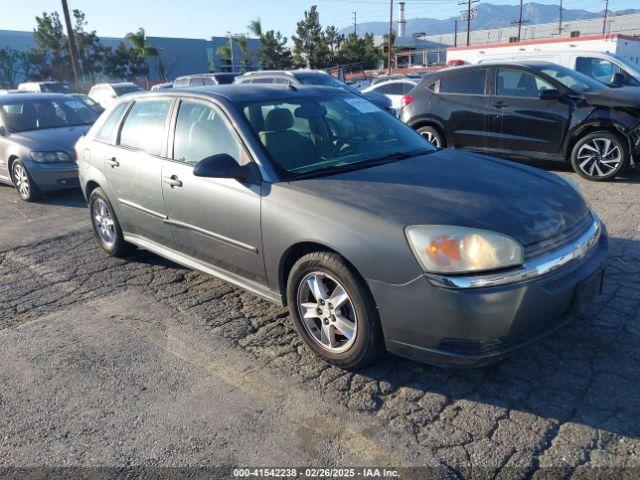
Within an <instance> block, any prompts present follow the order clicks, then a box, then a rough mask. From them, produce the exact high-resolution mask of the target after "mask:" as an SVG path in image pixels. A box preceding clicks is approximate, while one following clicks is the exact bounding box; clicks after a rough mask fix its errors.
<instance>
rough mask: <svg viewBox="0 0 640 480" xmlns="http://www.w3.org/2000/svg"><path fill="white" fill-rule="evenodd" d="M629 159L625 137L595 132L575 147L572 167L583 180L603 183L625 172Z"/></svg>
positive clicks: (606, 132)
mask: <svg viewBox="0 0 640 480" xmlns="http://www.w3.org/2000/svg"><path fill="white" fill-rule="evenodd" d="M629 157H630V155H629V146H628V145H627V141H626V140H625V139H624V138H623V137H621V136H620V135H618V134H616V133H613V132H608V131H601V132H593V133H590V134H588V135H585V136H584V137H582V138H581V139H580V140H578V141H577V142H576V144H575V145H574V147H573V150H572V152H571V166H572V167H573V170H574V171H575V172H576V173H577V174H578V175H580V176H581V177H582V178H586V179H587V180H592V181H595V182H602V181H605V180H610V179H612V178H614V177H615V176H616V175H618V174H620V173H622V172H624V171H625V170H626V169H627V167H628V166H629V161H630V158H629Z"/></svg>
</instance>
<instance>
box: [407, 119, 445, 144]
mask: <svg viewBox="0 0 640 480" xmlns="http://www.w3.org/2000/svg"><path fill="white" fill-rule="evenodd" d="M409 126H410V127H411V128H413V129H414V130H418V129H419V128H422V127H434V128H436V129H438V131H439V132H440V134H441V135H442V138H444V141H445V142H446V144H447V145H449V144H451V139H450V138H449V135H448V134H447V128H446V126H445V123H444V121H442V120H441V119H439V118H437V117H432V116H429V117H420V118H417V119H415V120H413V121H411V122H410V124H409Z"/></svg>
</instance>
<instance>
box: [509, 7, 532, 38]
mask: <svg viewBox="0 0 640 480" xmlns="http://www.w3.org/2000/svg"><path fill="white" fill-rule="evenodd" d="M528 22H529V20H523V19H522V0H520V13H519V14H518V20H514V21H513V22H511V24H512V25H516V24H517V25H518V41H520V37H521V35H522V24H523V23H528Z"/></svg>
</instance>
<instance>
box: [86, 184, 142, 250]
mask: <svg viewBox="0 0 640 480" xmlns="http://www.w3.org/2000/svg"><path fill="white" fill-rule="evenodd" d="M89 211H90V212H91V225H93V232H94V233H95V235H96V239H97V240H98V243H99V244H100V246H101V247H102V249H103V250H104V251H105V252H106V253H107V254H108V255H109V256H112V257H122V256H124V255H126V254H127V253H129V252H130V251H131V249H132V245H131V244H130V243H127V242H126V241H125V239H124V235H123V234H122V228H121V227H120V222H118V218H117V217H116V215H115V213H114V211H113V207H112V206H111V202H109V199H108V198H107V195H106V193H104V190H102V189H101V188H99V187H98V188H96V189H95V190H93V191H92V192H91V195H90V196H89Z"/></svg>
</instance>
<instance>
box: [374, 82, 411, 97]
mask: <svg viewBox="0 0 640 480" xmlns="http://www.w3.org/2000/svg"><path fill="white" fill-rule="evenodd" d="M403 85H404V84H402V83H388V84H386V85H382V86H381V87H380V88H377V89H376V90H377V91H378V92H380V93H383V94H385V95H402V93H403Z"/></svg>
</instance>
